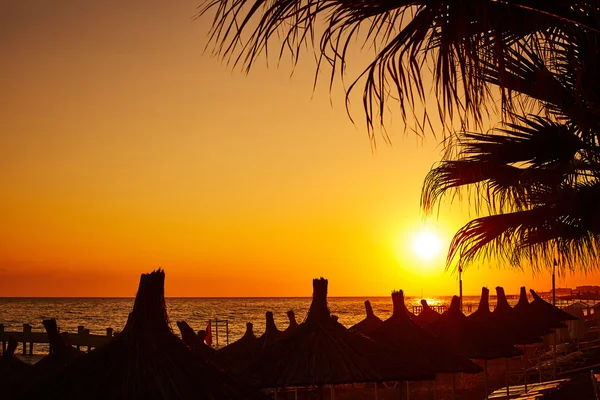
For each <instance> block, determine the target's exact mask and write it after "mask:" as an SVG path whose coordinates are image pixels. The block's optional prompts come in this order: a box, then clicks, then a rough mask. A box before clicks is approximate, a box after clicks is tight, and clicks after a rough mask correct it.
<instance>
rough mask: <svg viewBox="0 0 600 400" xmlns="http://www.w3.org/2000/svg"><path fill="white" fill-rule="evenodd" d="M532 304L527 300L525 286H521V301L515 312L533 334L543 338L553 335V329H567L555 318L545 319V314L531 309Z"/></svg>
mask: <svg viewBox="0 0 600 400" xmlns="http://www.w3.org/2000/svg"><path fill="white" fill-rule="evenodd" d="M532 304H533V303H529V300H528V299H527V291H526V289H525V286H521V290H520V293H519V301H518V302H517V304H516V305H515V306H514V307H513V310H514V313H515V315H516V318H518V320H519V321H521V322H523V325H524V326H526V327H527V328H528V329H529V330H531V331H532V332H535V333H537V334H538V335H540V336H542V335H547V334H549V333H552V329H558V328H566V327H567V325H565V324H563V323H562V322H560V321H558V320H556V319H555V318H550V319H548V318H545V313H541V314H540V313H539V312H536V310H535V309H532V308H531V305H532Z"/></svg>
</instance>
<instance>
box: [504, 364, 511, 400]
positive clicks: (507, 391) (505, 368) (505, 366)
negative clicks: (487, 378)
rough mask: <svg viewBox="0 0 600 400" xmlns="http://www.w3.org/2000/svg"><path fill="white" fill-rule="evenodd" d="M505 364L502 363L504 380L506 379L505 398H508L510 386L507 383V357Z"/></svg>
mask: <svg viewBox="0 0 600 400" xmlns="http://www.w3.org/2000/svg"><path fill="white" fill-rule="evenodd" d="M504 360H505V365H504V378H505V379H504V380H505V381H506V398H507V399H509V398H510V387H509V385H508V358H505V359H504Z"/></svg>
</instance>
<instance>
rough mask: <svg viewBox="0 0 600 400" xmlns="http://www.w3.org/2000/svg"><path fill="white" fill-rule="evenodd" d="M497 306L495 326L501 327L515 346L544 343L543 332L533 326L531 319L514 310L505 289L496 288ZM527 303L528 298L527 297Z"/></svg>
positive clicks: (494, 317) (493, 313)
mask: <svg viewBox="0 0 600 400" xmlns="http://www.w3.org/2000/svg"><path fill="white" fill-rule="evenodd" d="M496 297H497V304H496V309H495V310H494V311H493V312H492V316H493V319H494V320H495V321H496V322H495V324H494V325H495V326H496V327H499V329H501V330H502V331H503V332H504V333H505V334H506V335H507V337H508V338H509V339H510V341H511V342H512V343H513V344H522V345H525V344H533V343H538V342H541V341H542V338H541V337H540V335H541V334H542V332H541V331H540V329H539V328H538V327H536V326H535V325H533V324H531V323H530V322H529V321H531V320H530V319H529V318H523V314H520V313H519V312H518V311H516V310H515V309H513V308H512V307H511V306H510V304H508V301H507V300H506V293H504V288H502V287H500V286H497V287H496ZM525 301H527V296H525Z"/></svg>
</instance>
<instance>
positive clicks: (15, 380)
mask: <svg viewBox="0 0 600 400" xmlns="http://www.w3.org/2000/svg"><path fill="white" fill-rule="evenodd" d="M16 349H17V341H16V340H15V338H14V337H12V336H9V337H8V347H7V349H6V351H5V352H4V353H2V356H0V394H2V397H3V398H7V399H10V398H12V396H13V395H15V394H16V391H17V390H18V387H19V383H20V379H21V378H23V377H26V376H28V374H29V373H30V372H31V369H32V367H31V365H29V364H27V363H25V362H23V361H21V360H19V359H18V358H17V357H15V350H16Z"/></svg>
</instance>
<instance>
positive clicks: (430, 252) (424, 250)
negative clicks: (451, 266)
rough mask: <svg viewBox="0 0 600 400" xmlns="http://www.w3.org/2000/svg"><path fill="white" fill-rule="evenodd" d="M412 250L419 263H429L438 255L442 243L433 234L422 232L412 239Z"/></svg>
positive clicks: (427, 231)
mask: <svg viewBox="0 0 600 400" xmlns="http://www.w3.org/2000/svg"><path fill="white" fill-rule="evenodd" d="M412 248H413V251H414V253H415V255H416V256H417V257H418V258H419V259H420V260H421V261H431V260H433V259H434V258H435V257H436V256H437V255H439V254H440V250H441V248H442V243H441V240H440V238H439V236H438V235H437V234H436V233H435V232H432V231H430V230H424V231H421V232H419V233H417V234H416V235H415V236H414V237H413V241H412Z"/></svg>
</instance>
